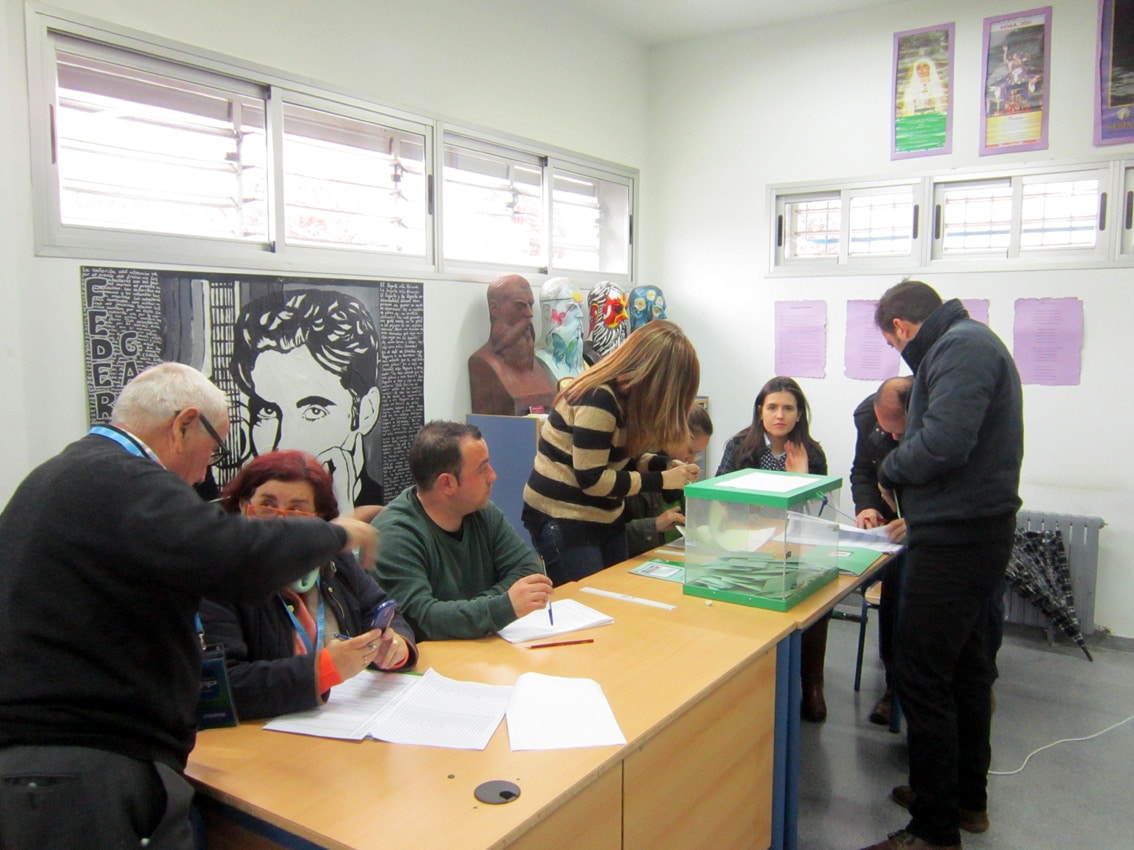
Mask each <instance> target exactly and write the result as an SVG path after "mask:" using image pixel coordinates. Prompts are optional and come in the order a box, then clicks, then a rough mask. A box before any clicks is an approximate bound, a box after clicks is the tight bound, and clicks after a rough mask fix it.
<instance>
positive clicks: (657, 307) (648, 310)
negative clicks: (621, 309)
mask: <svg viewBox="0 0 1134 850" xmlns="http://www.w3.org/2000/svg"><path fill="white" fill-rule="evenodd" d="M665 317H666V316H665V295H663V294H662V291H661V290H660V289H658V288H657V287H656V286H635V287H634V288H633V289H632V290H630V332H631V333H633V332H634V331H636V330H638V328H640V327H642V325H644V324H646V323H647V322H652V321H653V320H654V319H664V318H665Z"/></svg>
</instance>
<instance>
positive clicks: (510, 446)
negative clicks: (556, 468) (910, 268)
mask: <svg viewBox="0 0 1134 850" xmlns="http://www.w3.org/2000/svg"><path fill="white" fill-rule="evenodd" d="M465 421H466V422H468V424H470V425H475V426H476V427H477V428H479V429H480V431H481V433H482V434H484V441H485V442H486V443H488V456H489V459H490V461H491V463H492V468H493V469H495V470H496V476H497V478H496V483H495V484H493V485H492V501H493V502H494V503H495V504H496V507H498V508H500V510H502V511H503V512H504V516H506V517H507V518H508V522H510V523H511V524H512V527H513V528H514V529H516V533H517V534H518V535H520V539H521V540H523V541H524V542H525V543H527V544H528V545H531V535H530V534H528V531H527V529H526V528H524V526H523V523H521V522H520V512H521V511H522V510H523V508H524V485H525V484H527V483H528V476H529V475H531V472H532V465H533V463H534V462H535V453H536V441H537V439H538V433H539V424H540V420H539V419H537V418H535V417H534V416H489V415H488V414H484V413H470V414H469V415H468V416H467V417H466V418H465Z"/></svg>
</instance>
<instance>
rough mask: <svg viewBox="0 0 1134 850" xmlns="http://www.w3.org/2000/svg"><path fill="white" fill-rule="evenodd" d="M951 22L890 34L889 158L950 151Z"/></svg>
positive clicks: (951, 128)
mask: <svg viewBox="0 0 1134 850" xmlns="http://www.w3.org/2000/svg"><path fill="white" fill-rule="evenodd" d="M953 32H954V25H953V24H940V25H939V26H934V27H924V28H922V29H916V30H907V31H906V32H898V33H894V89H893V94H894V97H893V104H892V105H893V110H892V111H893V121H892V125H893V128H894V133H893V138H892V140H891V141H892V144H891V149H890V158H891V159H905V158H907V157H913V156H932V155H934V154H943V153H949V152H950V151H951V150H952V149H953V105H952V94H953Z"/></svg>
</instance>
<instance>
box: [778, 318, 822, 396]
mask: <svg viewBox="0 0 1134 850" xmlns="http://www.w3.org/2000/svg"><path fill="white" fill-rule="evenodd" d="M826 367H827V303H826V302H825V301H777V302H776V374H777V375H790V376H791V377H793V378H823V377H826Z"/></svg>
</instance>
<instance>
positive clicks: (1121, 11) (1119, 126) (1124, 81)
mask: <svg viewBox="0 0 1134 850" xmlns="http://www.w3.org/2000/svg"><path fill="white" fill-rule="evenodd" d="M1096 58H1097V62H1098V64H1097V66H1096V68H1095V71H1096V74H1095V144H1096V145H1117V144H1121V143H1123V142H1131V141H1134V0H1099V40H1098V47H1097V50H1096Z"/></svg>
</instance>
